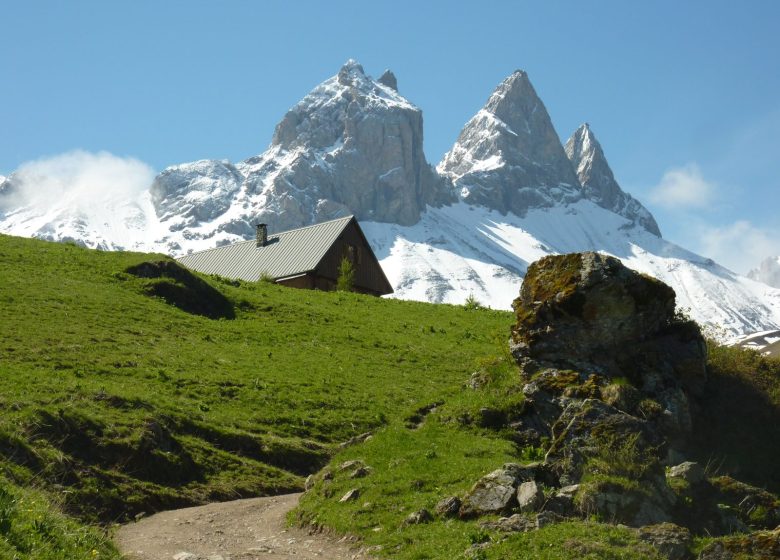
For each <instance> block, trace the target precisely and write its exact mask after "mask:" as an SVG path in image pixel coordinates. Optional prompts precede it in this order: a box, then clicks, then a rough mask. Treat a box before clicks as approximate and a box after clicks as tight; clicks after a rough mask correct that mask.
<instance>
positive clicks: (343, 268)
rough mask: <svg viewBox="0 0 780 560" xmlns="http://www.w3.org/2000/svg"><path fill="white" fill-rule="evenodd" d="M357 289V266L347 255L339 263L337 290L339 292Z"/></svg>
mask: <svg viewBox="0 0 780 560" xmlns="http://www.w3.org/2000/svg"><path fill="white" fill-rule="evenodd" d="M354 289H355V266H354V265H353V264H352V261H351V260H349V259H348V258H347V257H344V258H342V259H341V264H339V277H338V279H337V280H336V290H338V291H339V292H351V291H353V290H354Z"/></svg>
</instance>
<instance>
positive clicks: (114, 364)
mask: <svg viewBox="0 0 780 560" xmlns="http://www.w3.org/2000/svg"><path fill="white" fill-rule="evenodd" d="M0 309H2V315H0V334H1V335H2V336H0V409H2V415H0V558H6V557H7V558H14V557H18V558H24V559H26V558H40V559H48V558H71V557H72V558H76V557H88V558H92V557H100V558H112V557H115V556H116V551H114V550H113V548H112V547H111V545H110V543H108V542H107V541H106V539H105V537H104V536H103V533H102V530H101V529H99V528H95V527H94V526H93V527H92V528H90V526H88V525H84V523H88V524H97V523H99V524H103V525H105V524H110V523H111V522H114V521H124V520H127V519H131V518H133V517H134V516H136V515H138V514H141V513H146V514H148V513H151V512H154V511H158V510H162V509H169V508H173V507H179V506H183V505H189V504H196V503H203V502H207V501H216V500H228V499H233V498H238V497H244V496H256V495H263V494H273V493H280V492H286V491H290V490H300V489H302V487H303V484H304V480H305V478H306V476H308V475H309V474H311V473H315V472H318V471H320V469H322V468H325V469H326V471H329V472H330V473H331V474H332V476H333V480H332V482H331V483H330V484H329V488H330V489H329V491H328V492H327V493H326V494H327V496H326V497H325V498H323V493H321V492H315V493H310V494H307V496H306V499H305V501H304V503H303V505H302V507H301V509H300V510H299V511H298V512H296V514H295V515H296V516H297V517H298V518H299V519H300V520H303V521H306V522H308V523H314V524H321V525H324V526H327V527H330V528H333V529H335V530H337V531H340V532H349V533H354V534H357V535H359V536H360V537H362V538H363V539H364V540H365V542H366V544H367V545H371V546H378V547H381V549H377V550H378V554H380V555H383V556H393V557H399V558H456V557H459V556H461V555H462V554H463V552H464V550H465V549H466V548H467V547H470V546H472V545H473V544H479V543H481V542H483V541H491V542H493V545H492V546H490V547H489V548H486V549H484V550H480V549H477V550H475V552H474V557H476V558H478V557H485V558H506V557H512V556H516V555H522V554H525V555H528V556H529V557H535V558H653V557H654V554H655V553H654V552H653V551H652V550H650V549H649V548H647V547H646V545H642V544H641V543H640V542H639V541H638V540H637V537H636V534H635V533H634V532H633V531H630V530H627V529H625V528H617V527H614V526H611V525H608V524H605V523H599V522H596V521H595V520H593V521H588V522H582V521H581V522H569V523H563V524H555V525H551V526H548V527H545V528H544V529H542V530H540V531H536V532H533V533H527V534H518V535H514V536H511V537H509V538H507V539H502V537H501V536H500V535H498V534H496V533H492V532H487V531H485V530H483V529H481V528H480V527H479V526H478V525H477V523H476V522H473V521H471V522H466V521H458V520H450V521H444V520H440V519H438V520H436V521H435V522H434V523H430V524H424V525H407V524H405V523H404V519H405V518H406V517H407V516H408V515H409V513H411V512H413V511H416V510H418V509H420V508H421V507H426V508H429V509H432V508H433V506H434V505H435V503H436V501H437V500H438V499H439V498H441V497H442V496H447V495H459V494H460V495H462V494H463V492H465V490H466V489H467V488H468V487H469V486H470V485H471V484H472V483H473V482H474V481H475V480H476V479H478V478H479V477H480V476H481V475H483V474H485V473H487V472H489V471H491V470H493V469H494V468H496V467H497V466H500V465H501V464H502V463H504V462H507V461H526V462H527V461H532V460H538V459H540V458H541V454H542V452H543V450H542V449H537V448H533V447H524V446H523V445H521V444H519V443H517V442H516V438H515V436H514V434H513V433H512V432H511V431H510V430H505V429H494V428H492V427H491V426H492V425H493V424H494V420H495V418H501V419H502V422H500V423H499V424H501V425H506V424H507V422H511V419H512V418H513V417H514V416H515V415H516V414H518V413H519V412H520V411H521V410H522V407H523V396H522V393H521V383H520V380H519V378H518V376H517V370H516V367H515V366H514V364H513V363H512V360H511V357H510V356H508V355H507V350H506V341H507V338H508V332H509V326H510V324H511V323H512V322H513V318H512V317H511V315H510V314H509V313H505V312H497V311H491V310H486V309H479V308H478V306H474V305H472V306H467V307H466V306H463V307H459V306H450V305H431V304H423V303H414V302H403V301H395V300H382V299H377V298H372V297H368V296H360V295H356V294H348V293H322V292H310V291H299V290H293V289H288V288H282V287H279V286H276V285H273V284H269V283H264V282H260V283H256V284H247V283H238V282H231V281H226V280H220V279H215V278H204V277H200V276H196V275H193V274H190V273H189V272H187V271H186V270H184V269H181V268H179V267H177V266H176V265H175V264H173V263H172V262H171V261H170V260H168V259H166V258H165V257H163V256H161V255H147V254H135V253H108V252H97V251H89V250H85V249H82V248H79V247H76V246H72V245H65V244H52V243H45V242H40V241H35V240H27V239H19V238H12V237H7V236H0ZM712 356H713V358H712V360H711V370H712V372H713V376H712V379H713V383H712V386H711V389H710V392H709V394H708V396H707V399H708V400H707V401H704V404H703V405H702V411H701V412H702V416H700V417H699V418H703V419H704V420H703V421H701V422H700V426H701V429H702V434H703V439H702V440H701V441H702V445H701V446H700V447H699V449H698V450H697V452H698V453H699V456H700V458H701V460H702V461H705V460H710V459H711V463H712V464H716V463H717V464H718V465H720V466H721V467H722V468H723V470H724V472H725V471H727V470H728V471H729V472H732V471H735V470H736V471H740V470H741V471H742V472H746V473H747V474H748V475H749V476H748V478H749V479H750V480H752V481H756V482H759V483H764V484H765V485H770V486H771V484H772V483H776V482H777V478H776V475H773V474H772V472H774V471H771V468H772V467H771V465H772V464H776V461H775V462H774V463H771V462H770V460H771V459H773V458H774V457H775V455H774V453H775V448H776V446H774V447H773V446H766V445H765V441H760V435H758V434H760V433H764V434H766V433H767V432H766V431H764V432H761V431H760V430H759V431H758V434H756V435H755V437H752V439H751V438H748V437H745V435H746V434H747V433H748V430H754V429H755V427H756V426H757V425H760V424H762V423H766V422H770V423H771V422H774V424H772V425H774V426H778V425H780V422H778V421H777V419H778V415H777V414H778V410H780V390H779V389H778V388H780V368H778V367H777V362H773V361H766V360H762V359H759V358H756V357H755V356H754V355H753V354H750V353H745V352H742V351H738V352H732V351H730V350H718V349H715V351H714V352H713V353H712ZM756 372H758V373H757V374H756ZM734 391H737V392H738V393H737V394H739V395H740V396H741V398H740V400H735V399H733V398H730V396H731V395H733V394H735V393H734ZM707 402H711V403H714V404H712V405H711V406H710V405H708V404H706V403H707ZM739 403H742V405H743V406H749V407H751V408H750V410H751V411H752V414H751V415H750V418H752V419H755V422H752V421H751V422H742V423H734V422H729V421H728V420H727V419H725V417H723V416H720V415H719V413H718V408H717V407H720V406H731V407H732V408H734V407H738V406H740V405H739ZM706 414H709V415H710V416H709V417H708V416H706ZM734 414H735V415H736V417H737V418H739V417H740V415H739V414H738V413H737V409H734ZM730 418H734V416H731V417H730ZM724 430H728V434H727V438H721V439H719V434H721V433H722V432H723V431H724ZM771 430H775V428H770V431H771ZM369 431H370V432H372V433H373V434H374V436H373V437H372V438H370V439H369V440H368V441H367V442H366V443H364V444H359V445H352V446H348V447H344V448H342V447H341V446H340V445H339V444H340V443H342V442H345V441H347V440H349V439H350V438H353V437H355V436H358V435H360V434H364V433H365V432H369ZM775 431H776V430H775ZM773 434H774V432H771V433H770V434H769V435H770V436H771V437H774V435H773ZM759 447H763V448H765V451H764V455H761V457H762V461H763V460H764V459H765V460H766V461H765V462H762V463H760V464H755V462H754V461H751V457H752V456H754V455H753V454H754V453H755V452H756V449H757V448H759ZM351 460H357V461H362V462H363V463H364V464H365V465H366V466H368V467H369V471H368V472H369V474H368V476H365V477H363V478H360V479H352V478H350V473H351V472H352V470H341V469H340V466H341V465H342V464H343V463H344V462H345V461H351ZM750 469H752V471H751V470H750ZM767 469H770V470H767ZM317 484H319V485H321V484H322V483H321V481H320V482H318V483H317ZM23 487H33V488H37V489H36V490H25V489H23ZM319 488H321V486H320V487H319ZM352 488H358V489H359V490H360V491H361V495H360V498H359V499H357V500H354V501H350V502H346V503H339V502H338V500H339V498H340V497H341V496H342V495H343V494H344V493H346V492H347V490H350V489H352ZM31 500H33V501H35V503H36V504H38V505H37V506H36V507H38V508H41V509H40V511H44V510H45V511H46V512H49V513H46V514H45V515H44V514H40V515H39V514H38V513H36V512H38V511H39V510H36V509H35V508H34V507H27V506H26V505H25V504H29V503H31ZM59 511H62V512H64V514H65V515H63V514H61V513H58V512H59ZM41 515H42V516H43V517H40V516H41ZM68 516H70V517H68ZM39 517H40V518H39ZM74 518H75V519H77V520H78V522H77V521H74ZM41 523H42V524H41ZM41 535H43V536H41ZM3 547H5V548H3ZM93 551H94V552H93Z"/></svg>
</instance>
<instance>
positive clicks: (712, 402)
mask: <svg viewBox="0 0 780 560" xmlns="http://www.w3.org/2000/svg"><path fill="white" fill-rule="evenodd" d="M720 351H721V350H720V349H718V351H716V355H715V356H714V360H713V359H711V361H710V365H709V367H708V372H709V379H708V383H707V390H706V392H705V394H704V395H703V396H702V398H701V399H700V400H699V401H698V407H697V408H698V410H697V412H696V414H695V415H694V426H693V438H692V439H693V441H692V442H691V443H692V447H693V450H694V453H695V454H696V455H697V457H696V458H697V459H698V460H699V461H700V462H701V463H702V464H705V465H709V466H710V470H711V471H715V472H713V473H711V474H730V475H734V476H736V477H737V478H739V479H740V480H744V481H746V482H750V483H751V484H754V485H756V486H760V487H763V488H766V489H768V490H769V491H771V492H774V493H778V492H780V476H778V467H777V465H778V464H780V405H778V403H776V402H773V399H772V395H774V394H776V392H777V390H778V388H780V362H778V361H776V360H767V359H765V358H762V357H758V356H750V355H745V356H740V357H738V358H737V359H736V360H735V359H734V357H735V352H737V351H733V350H723V351H722V352H725V354H724V355H718V354H717V352H720ZM739 352H744V351H739ZM711 358H712V356H711ZM713 362H714V363H713Z"/></svg>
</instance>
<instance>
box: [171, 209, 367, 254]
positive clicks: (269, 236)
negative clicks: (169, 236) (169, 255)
mask: <svg viewBox="0 0 780 560" xmlns="http://www.w3.org/2000/svg"><path fill="white" fill-rule="evenodd" d="M354 217H355V215H354V214H350V215H349V216H342V217H341V218H334V219H332V220H328V221H327V222H318V223H316V224H309V225H308V226H303V227H299V228H293V229H287V230H284V231H279V232H276V233H271V234H269V235H268V239H271V238H272V237H276V236H278V235H282V234H284V233H292V232H293V231H302V230H304V229H309V228H313V227H317V226H322V225H325V224H329V223H331V222H338V221H339V220H346V219H352V218H354ZM242 243H256V240H255V239H243V240H241V241H234V242H233V243H226V244H225V245H218V246H217V247H211V248H209V249H201V250H200V251H193V252H192V253H187V254H186V255H182V256H181V257H175V258H174V260H179V259H180V258H183V257H189V256H192V255H200V254H201V253H208V252H209V251H216V250H217V249H222V248H223V247H229V246H230V245H240V244H242Z"/></svg>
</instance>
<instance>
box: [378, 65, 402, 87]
mask: <svg viewBox="0 0 780 560" xmlns="http://www.w3.org/2000/svg"><path fill="white" fill-rule="evenodd" d="M377 82H379V83H380V84H383V85H386V86H387V87H389V88H390V89H392V90H394V91H398V80H397V79H396V77H395V74H393V72H392V71H390V70H385V71H384V73H383V74H382V75H381V76H379V79H378V80H377Z"/></svg>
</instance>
